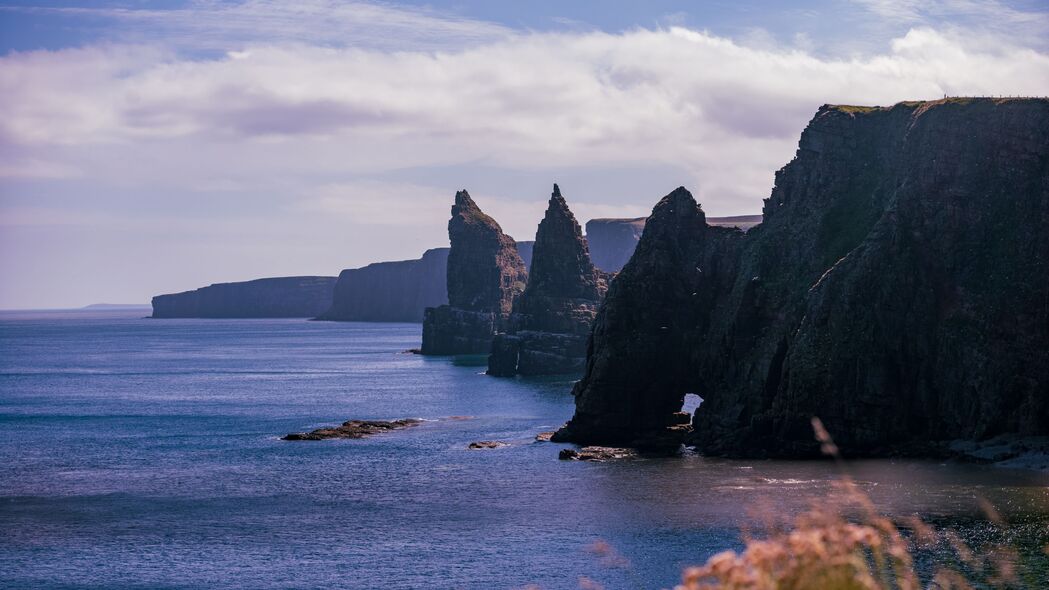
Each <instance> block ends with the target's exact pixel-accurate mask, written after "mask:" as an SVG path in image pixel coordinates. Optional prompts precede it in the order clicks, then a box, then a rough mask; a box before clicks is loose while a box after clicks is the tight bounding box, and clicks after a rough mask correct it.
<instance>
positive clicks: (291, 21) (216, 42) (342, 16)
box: [0, 0, 510, 53]
mask: <svg viewBox="0 0 1049 590" xmlns="http://www.w3.org/2000/svg"><path fill="white" fill-rule="evenodd" d="M0 10H3V11H8V12H22V13H39V14H45V15H51V16H67V17H69V16H71V17H88V18H91V19H93V20H96V21H97V20H101V21H107V22H110V23H112V24H113V28H112V32H111V36H112V37H113V40H114V41H116V42H119V43H124V44H142V43H152V42H155V41H154V40H157V39H160V40H162V42H163V43H164V44H165V45H167V46H169V47H174V48H178V49H181V50H185V51H190V52H194V53H196V52H200V51H202V50H210V51H219V52H225V51H228V50H230V49H236V48H238V47H240V46H244V45H252V44H257V43H268V44H283V43H301V42H308V43H310V44H313V45H321V46H333V47H343V46H358V47H371V48H381V49H388V50H422V49H428V50H435V49H447V48H454V47H464V46H468V45H473V44H478V43H486V42H490V41H493V40H495V39H499V38H501V37H504V36H506V35H508V34H510V30H509V29H507V28H505V27H503V26H500V25H497V24H494V23H490V22H485V21H478V20H474V19H469V18H464V17H458V16H456V15H454V14H447V13H438V12H436V11H433V10H430V9H426V8H419V7H406V6H398V7H393V6H390V5H387V4H382V3H378V2H361V1H340V0H296V1H294V2H286V1H283V0H244V1H240V2H221V1H217V0H193V1H191V2H189V3H187V4H186V5H185V6H184V7H180V8H167V9H148V8H123V7H121V8H114V7H49V6H7V7H0Z"/></svg>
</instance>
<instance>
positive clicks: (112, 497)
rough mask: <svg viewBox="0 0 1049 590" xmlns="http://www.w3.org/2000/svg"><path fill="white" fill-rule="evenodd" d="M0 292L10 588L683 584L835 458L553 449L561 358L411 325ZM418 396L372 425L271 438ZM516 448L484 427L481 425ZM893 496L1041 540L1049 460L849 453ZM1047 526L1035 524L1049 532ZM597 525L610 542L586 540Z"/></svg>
mask: <svg viewBox="0 0 1049 590" xmlns="http://www.w3.org/2000/svg"><path fill="white" fill-rule="evenodd" d="M141 313H142V312H140V311H131V312H128V311H111V312H110V311H105V312H5V313H2V314H0V586H2V587H4V588H142V589H145V588H252V589H261V588H318V587H339V588H477V589H481V588H484V589H492V588H496V589H497V588H520V587H524V586H526V585H528V584H536V585H538V586H540V587H543V588H576V587H578V586H579V580H580V577H587V578H590V579H592V580H595V581H597V582H600V583H602V584H604V585H605V587H606V588H663V587H672V586H673V584H674V583H676V582H677V581H678V579H679V576H680V572H681V569H682V568H683V567H685V566H687V565H690V564H697V563H701V562H703V561H704V560H706V559H707V558H708V557H710V556H711V555H712V554H714V553H716V552H719V551H721V550H724V549H739V548H740V547H741V546H742V545H741V541H740V539H741V526H743V527H746V526H752V525H753V524H754V523H755V522H758V521H760V520H761V518H765V517H768V516H770V515H771V516H775V517H784V516H790V515H792V514H797V513H799V512H800V511H803V510H805V509H806V508H808V507H809V506H810V505H811V503H812V501H813V498H819V497H821V496H822V495H823V494H826V493H827V492H828V491H829V490H831V489H832V488H833V487H834V485H835V482H836V481H838V479H839V476H840V474H841V472H840V471H839V468H838V467H836V466H835V465H834V464H833V463H831V462H820V461H817V462H787V461H775V462H774V461H729V460H722V459H710V458H704V457H700V456H695V455H687V456H684V457H677V458H645V459H639V460H627V461H618V462H612V463H583V462H568V461H559V460H558V459H557V454H558V451H559V449H560V448H563V445H557V444H552V443H538V442H535V435H536V433H538V432H541V431H548V430H553V429H555V428H556V427H557V426H559V425H560V424H561V423H563V422H564V421H565V420H567V419H568V418H569V417H570V416H571V414H572V399H571V396H570V394H569V390H570V388H571V385H572V381H571V379H566V378H553V379H538V380H526V379H498V378H492V377H487V376H485V375H483V374H482V373H483V367H482V366H478V364H477V360H478V359H459V360H458V361H457V360H454V359H451V358H427V357H421V356H417V355H413V354H406V353H405V352H404V351H405V350H406V349H409V348H413V347H416V346H418V345H419V339H420V332H421V330H420V326H419V325H415V324H367V323H329V322H310V321H305V320H229V321H227V320H150V319H142V318H141V317H139V314H141ZM408 417H411V418H423V419H425V420H427V421H428V422H426V423H425V424H423V425H422V426H419V427H416V428H410V429H406V430H401V431H396V432H392V433H388V434H384V435H380V436H375V437H373V438H369V439H362V440H331V441H320V442H316V441H314V442H310V441H303V442H285V441H281V440H280V439H279V437H280V436H281V435H283V434H285V433H288V432H296V431H303V430H309V429H313V428H317V427H320V426H325V425H331V424H337V423H340V422H342V421H344V420H348V419H352V418H374V419H395V418H408ZM480 440H498V441H505V442H508V443H510V446H508V447H505V448H500V449H494V450H468V449H467V445H468V444H469V443H470V442H473V441H480ZM846 469H847V470H848V471H849V472H850V473H851V474H852V476H853V477H854V478H855V480H856V481H857V482H858V483H859V485H860V487H861V488H862V489H863V490H864V491H866V492H867V493H868V494H870V496H871V497H872V498H873V499H874V500H875V502H876V503H877V504H878V506H879V508H881V509H883V510H884V511H886V512H888V513H891V514H894V515H905V514H911V513H918V514H921V515H922V516H924V517H925V518H926V519H928V520H932V521H934V522H936V523H941V524H943V523H945V524H946V525H950V526H957V527H959V528H960V529H961V530H963V534H964V535H967V536H968V537H979V536H980V535H982V534H985V533H986V530H987V526H988V525H987V524H986V522H985V521H984V520H982V517H981V515H980V509H979V507H978V504H977V498H980V497H983V498H986V499H987V500H989V501H990V502H991V503H992V504H994V505H995V506H997V507H998V508H999V510H1000V511H1001V512H1002V514H1003V516H1004V517H1005V518H1006V520H1008V521H1010V522H1013V523H1014V525H1013V526H1012V528H1010V529H1009V533H1008V534H1009V535H1013V536H1015V539H1016V540H1017V542H1020V543H1026V544H1027V545H1028V546H1030V545H1031V544H1032V543H1035V544H1037V543H1038V542H1040V541H1041V539H1049V529H1047V528H1046V527H1047V523H1049V476H1047V475H1046V474H1044V473H1038V472H1028V471H1013V470H1006V469H1000V468H993V467H986V466H976V465H963V464H944V463H939V462H934V461H889V460H885V461H867V462H857V463H850V464H849V465H848V466H847V468H846ZM1043 535H1044V536H1043ZM599 541H602V542H605V543H607V544H608V546H609V547H611V548H612V550H613V551H614V554H613V555H609V554H604V555H600V554H597V553H595V552H594V551H592V550H591V549H592V548H593V547H594V544H595V542H599Z"/></svg>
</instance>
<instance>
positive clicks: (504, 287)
mask: <svg viewBox="0 0 1049 590" xmlns="http://www.w3.org/2000/svg"><path fill="white" fill-rule="evenodd" d="M448 237H449V239H450V240H451V243H452V248H451V251H450V252H449V253H448V304H449V305H451V306H452V307H457V308H459V309H464V310H467V311H481V312H495V313H499V314H504V315H505V314H509V313H510V311H511V309H512V308H513V303H514V298H515V297H517V295H519V294H520V293H521V291H522V290H523V289H524V286H525V283H526V282H527V281H528V271H527V270H526V269H525V264H524V260H522V259H521V256H520V254H518V252H517V244H516V243H515V242H514V240H513V238H511V237H510V236H507V235H506V234H504V233H503V230H502V228H500V227H499V224H498V223H496V222H495V220H494V219H492V218H491V217H489V216H488V215H485V214H484V212H483V211H481V208H480V207H478V206H477V204H476V203H474V201H473V199H471V198H470V194H469V193H467V192H466V191H459V192H458V193H456V195H455V205H453V206H452V218H451V220H449V221H448Z"/></svg>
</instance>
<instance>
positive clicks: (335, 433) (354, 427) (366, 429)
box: [281, 418, 423, 440]
mask: <svg viewBox="0 0 1049 590" xmlns="http://www.w3.org/2000/svg"><path fill="white" fill-rule="evenodd" d="M422 422H423V421H422V420H417V419H415V418H403V419H401V420H392V421H384V420H350V421H348V422H343V423H342V425H341V426H335V427H332V428H318V429H317V430H314V431H312V432H293V433H291V434H286V435H284V436H283V437H281V440H327V439H330V438H364V437H366V436H371V435H373V434H382V433H384V432H389V431H391V430H398V429H400V428H408V427H410V426H418V425H419V424H422Z"/></svg>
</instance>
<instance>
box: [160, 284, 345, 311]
mask: <svg viewBox="0 0 1049 590" xmlns="http://www.w3.org/2000/svg"><path fill="white" fill-rule="evenodd" d="M335 281H336V279H335V277H279V278H271V279H256V280H254V281H245V282H241V283H218V284H214V285H209V286H207V287H201V288H200V289H196V290H194V291H186V292H184V293H173V294H169V295H157V296H156V297H154V298H153V317H155V318H281V317H294V318H306V317H314V316H316V315H317V314H319V313H321V312H323V311H324V310H326V309H328V307H329V306H330V305H331V302H332V293H333V291H334V289H335Z"/></svg>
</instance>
